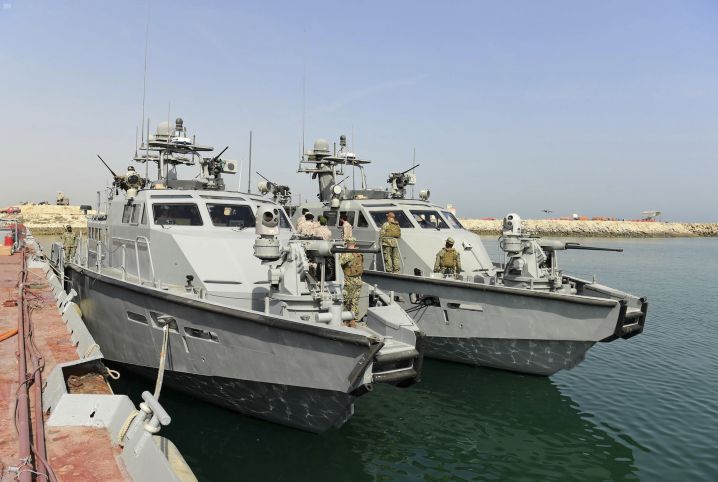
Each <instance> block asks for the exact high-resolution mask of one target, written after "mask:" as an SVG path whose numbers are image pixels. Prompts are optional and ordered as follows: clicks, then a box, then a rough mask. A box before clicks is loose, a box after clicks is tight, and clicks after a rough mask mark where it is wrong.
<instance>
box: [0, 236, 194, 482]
mask: <svg viewBox="0 0 718 482" xmlns="http://www.w3.org/2000/svg"><path fill="white" fill-rule="evenodd" d="M33 249H36V250H38V251H39V247H37V245H34V248H30V249H27V248H26V249H25V250H24V251H19V252H16V253H15V254H13V255H10V256H0V434H1V436H0V474H1V475H0V479H1V480H16V479H19V480H21V481H23V480H28V481H29V480H50V481H88V482H91V481H98V482H99V481H126V480H153V481H154V482H160V481H168V482H177V481H193V480H196V478H195V477H194V475H193V474H192V471H191V470H190V469H189V467H187V466H186V464H185V463H184V459H183V458H182V457H181V455H180V454H179V452H178V451H177V449H176V447H175V446H174V445H173V444H172V443H171V442H169V441H168V440H166V439H164V438H162V437H161V436H158V435H154V432H153V433H148V432H146V431H145V430H144V429H143V428H142V421H143V417H142V416H141V415H142V413H143V412H142V411H139V412H138V411H136V410H135V406H134V404H133V403H132V402H131V401H130V400H129V398H127V397H126V396H124V395H115V394H113V393H112V389H111V388H110V385H109V384H108V383H107V380H106V376H107V374H108V373H107V371H106V369H105V367H104V365H103V364H102V360H101V348H100V347H98V346H97V345H96V344H95V343H94V340H93V339H92V337H91V336H90V335H89V333H88V332H87V330H86V328H85V327H84V324H83V323H82V320H81V317H80V315H79V309H78V308H77V305H75V304H74V303H72V302H71V301H70V300H69V299H68V300H67V301H66V302H64V303H63V302H62V301H63V298H64V292H63V291H61V288H60V286H61V284H60V283H59V281H58V280H57V278H56V276H55V275H54V274H52V271H50V269H49V265H48V264H47V262H44V261H43V262H40V261H32V262H30V261H28V265H27V267H26V270H25V273H26V275H25V276H24V280H25V281H24V291H22V294H21V291H20V290H21V286H23V283H22V282H21V281H22V279H23V277H22V275H21V273H22V272H23V256H27V257H28V259H29V258H30V257H31V255H32V250H33ZM23 298H24V300H23ZM23 301H24V305H23ZM23 306H26V307H27V310H23V309H22V307H23ZM23 313H25V315H23ZM23 319H24V323H23V322H22V321H21V320H23ZM19 327H20V329H19V330H18V328H19ZM23 331H24V332H25V337H24V338H23V337H22V335H23ZM30 333H31V337H30V338H28V334H30ZM23 339H24V340H27V342H26V343H24V344H23V342H22V340H23ZM23 350H24V351H26V356H25V360H26V363H27V368H26V372H27V373H26V375H25V376H24V377H23V375H22V374H19V371H20V372H21V371H22V365H21V364H20V363H19V361H20V360H21V359H22V358H21V353H22V352H23ZM43 362H44V365H43ZM38 366H42V370H41V376H37V372H38V370H37V367H38ZM33 367H35V368H33ZM23 378H25V379H26V380H27V382H26V383H24V384H21V383H19V381H18V380H22V379H23ZM40 379H41V381H40ZM38 381H40V383H39V384H38ZM22 385H28V390H27V394H28V396H29V400H28V401H27V405H26V406H27V408H25V409H23V408H22V407H23V405H25V403H24V399H22V397H24V390H23V389H24V387H23V386H22ZM40 385H42V387H41V390H38V389H37V387H38V386H40ZM19 397H20V398H21V401H20V403H18V398H19ZM16 407H18V408H19V409H20V410H17V411H16ZM28 413H29V418H28V417H27V415H28ZM150 413H151V412H150ZM138 414H139V415H138ZM38 415H39V417H38ZM40 418H41V419H42V420H41V422H42V423H37V422H38V421H40V420H39V419H40ZM131 421H132V422H133V427H131V428H130V422H131ZM28 427H29V433H28ZM128 428H130V429H129V430H128ZM43 434H44V435H43ZM28 438H29V440H30V441H31V443H32V444H33V446H32V450H31V452H30V453H31V454H32V455H31V457H29V458H25V459H24V457H23V456H22V454H21V451H28V447H27V442H26V443H25V444H23V443H21V441H22V440H23V439H24V440H27V439H28ZM43 438H44V441H45V445H46V459H47V463H44V462H42V458H43V457H42V456H41V455H40V454H41V453H42V450H41V449H39V447H40V446H41V445H42V439H43ZM147 442H150V443H147ZM152 442H154V443H152ZM48 466H49V467H48Z"/></svg>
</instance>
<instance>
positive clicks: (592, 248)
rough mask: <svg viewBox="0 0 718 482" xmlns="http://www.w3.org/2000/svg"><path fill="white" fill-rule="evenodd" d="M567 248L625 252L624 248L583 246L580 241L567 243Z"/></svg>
mask: <svg viewBox="0 0 718 482" xmlns="http://www.w3.org/2000/svg"><path fill="white" fill-rule="evenodd" d="M566 249H583V250H586V251H612V252H614V253H623V248H601V247H598V246H582V245H580V244H578V243H566Z"/></svg>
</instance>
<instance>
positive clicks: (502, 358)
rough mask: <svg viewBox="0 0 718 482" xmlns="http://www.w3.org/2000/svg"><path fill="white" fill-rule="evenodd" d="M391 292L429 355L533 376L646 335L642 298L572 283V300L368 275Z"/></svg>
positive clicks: (502, 288)
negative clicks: (604, 345)
mask: <svg viewBox="0 0 718 482" xmlns="http://www.w3.org/2000/svg"><path fill="white" fill-rule="evenodd" d="M364 279H365V281H367V282H368V283H371V284H374V283H376V284H378V285H379V286H381V287H382V289H384V290H386V291H390V290H391V291H392V292H394V295H395V300H396V301H397V302H398V303H399V304H400V305H401V306H402V307H403V308H404V309H405V310H406V312H407V313H409V314H410V315H411V316H412V317H413V318H414V321H415V322H416V323H417V325H418V326H419V328H421V330H422V332H423V333H424V339H423V342H424V354H425V356H428V357H431V358H438V359H443V360H449V361H454V362H459V363H465V364H469V365H476V366H485V367H491V368H497V369H502V370H509V371H515V372H520V373H527V374H533V375H545V376H548V375H553V374H554V373H556V372H558V371H559V370H564V369H570V368H573V367H574V366H576V365H578V364H579V363H581V361H583V360H584V358H585V356H586V352H587V351H588V350H589V349H590V348H591V347H592V346H593V345H594V344H595V343H596V342H600V341H612V340H614V339H616V338H630V337H631V336H634V335H636V334H638V333H640V332H641V331H642V330H643V323H644V322H645V316H646V310H647V303H646V302H645V300H644V299H639V298H637V297H635V296H632V295H629V294H627V293H623V292H620V291H617V290H613V289H611V288H608V287H605V286H602V285H598V284H595V283H588V282H585V281H583V280H578V279H575V278H572V280H573V281H576V282H577V285H578V286H579V287H580V289H581V290H582V292H583V293H584V294H582V295H569V294H561V293H551V292H540V291H533V290H526V289H520V288H511V287H505V286H493V285H484V284H479V283H467V282H463V281H455V280H450V279H439V278H428V277H420V276H411V275H401V274H390V273H384V272H380V271H365V272H364Z"/></svg>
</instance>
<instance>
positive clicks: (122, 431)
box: [117, 410, 140, 447]
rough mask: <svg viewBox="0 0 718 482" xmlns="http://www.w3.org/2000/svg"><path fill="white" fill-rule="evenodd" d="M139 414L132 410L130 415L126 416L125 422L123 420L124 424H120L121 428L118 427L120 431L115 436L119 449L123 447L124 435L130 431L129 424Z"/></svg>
mask: <svg viewBox="0 0 718 482" xmlns="http://www.w3.org/2000/svg"><path fill="white" fill-rule="evenodd" d="M139 413H140V412H139V410H133V411H132V413H130V414H129V415H128V416H127V420H125V423H123V424H122V427H120V431H119V433H118V434H117V440H118V442H119V444H120V447H122V446H124V444H125V442H124V440H125V435H127V431H128V430H129V429H130V424H131V423H132V421H133V420H134V419H135V417H136V416H137V415H138V414H139Z"/></svg>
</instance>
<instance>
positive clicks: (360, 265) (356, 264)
mask: <svg viewBox="0 0 718 482" xmlns="http://www.w3.org/2000/svg"><path fill="white" fill-rule="evenodd" d="M362 273H364V255H363V254H361V253H354V257H353V258H352V260H351V261H350V262H349V264H347V265H346V266H344V276H348V277H350V278H353V277H355V276H361V275H362Z"/></svg>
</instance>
